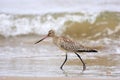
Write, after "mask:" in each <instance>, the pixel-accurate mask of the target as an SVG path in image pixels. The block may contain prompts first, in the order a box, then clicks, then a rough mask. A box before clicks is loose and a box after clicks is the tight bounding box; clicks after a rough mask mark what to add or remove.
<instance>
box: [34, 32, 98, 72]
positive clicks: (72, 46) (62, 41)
mask: <svg viewBox="0 0 120 80" xmlns="http://www.w3.org/2000/svg"><path fill="white" fill-rule="evenodd" d="M47 37H52V39H53V43H54V44H55V45H56V46H58V47H59V48H60V49H62V50H64V51H65V52H66V57H65V60H64V62H63V63H62V65H61V66H60V69H62V70H63V66H64V64H65V63H66V61H67V52H73V53H75V54H76V55H77V57H78V58H79V59H80V60H81V62H82V64H83V71H84V70H85V69H86V65H85V63H84V61H83V60H82V58H81V57H80V55H79V54H78V53H80V52H97V50H95V49H91V48H89V47H84V46H83V45H81V44H80V43H79V42H76V41H73V40H71V39H69V38H67V37H64V36H57V35H56V34H55V31H54V30H49V32H48V34H47V35H46V36H45V37H44V38H42V39H41V40H39V41H37V42H36V43H35V44H37V43H39V42H41V41H43V40H44V39H46V38H47Z"/></svg>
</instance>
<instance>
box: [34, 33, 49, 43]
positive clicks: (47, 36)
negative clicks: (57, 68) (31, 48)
mask: <svg viewBox="0 0 120 80" xmlns="http://www.w3.org/2000/svg"><path fill="white" fill-rule="evenodd" d="M47 37H48V35H47V36H45V37H44V38H42V39H41V40H39V41H37V42H36V43H35V44H37V43H39V42H41V41H43V40H44V39H46V38H47Z"/></svg>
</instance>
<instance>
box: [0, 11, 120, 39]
mask: <svg viewBox="0 0 120 80" xmlns="http://www.w3.org/2000/svg"><path fill="white" fill-rule="evenodd" d="M50 29H54V30H55V31H56V32H57V33H58V34H65V35H69V36H72V37H84V38H85V37H87V38H90V37H91V36H92V37H93V38H97V37H103V36H104V37H106V36H107V37H108V36H111V35H114V36H117V35H118V36H119V34H120V13H119V12H101V13H99V14H84V13H48V14H44V15H33V14H31V15H25V14H24V15H23V14H16V15H15V14H5V13H1V14H0V35H2V36H4V37H9V36H18V35H29V34H37V35H45V34H47V32H48V30H50Z"/></svg>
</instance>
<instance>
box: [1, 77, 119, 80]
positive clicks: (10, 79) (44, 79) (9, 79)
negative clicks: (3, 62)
mask: <svg viewBox="0 0 120 80" xmlns="http://www.w3.org/2000/svg"><path fill="white" fill-rule="evenodd" d="M0 80H119V79H113V78H107V79H104V78H79V77H69V78H67V77H0Z"/></svg>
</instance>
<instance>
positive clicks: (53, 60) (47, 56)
mask: <svg viewBox="0 0 120 80" xmlns="http://www.w3.org/2000/svg"><path fill="white" fill-rule="evenodd" d="M40 38H41V37H39V36H20V37H15V38H12V37H10V38H6V39H1V41H0V76H1V77H0V80H21V79H22V80H34V79H35V80H40V79H45V80H48V79H49V80H50V79H52V80H54V79H55V80H56V79H58V80H59V79H60V80H66V79H68V80H73V79H74V80H79V79H82V80H88V79H89V80H101V79H102V80H104V79H105V80H108V79H109V80H114V79H119V78H120V77H119V76H120V72H119V67H120V64H119V63H120V60H119V52H116V53H115V52H114V47H115V46H114V43H112V44H111V46H112V48H113V49H112V50H111V49H105V50H100V51H99V52H98V53H84V54H80V55H81V57H82V58H83V60H84V62H85V63H86V66H87V69H86V70H85V71H84V72H83V73H82V64H81V62H80V60H79V59H78V58H77V56H76V55H75V54H73V53H69V54H68V61H67V63H66V64H65V65H64V67H63V69H64V71H62V70H60V65H61V64H62V62H63V61H64V59H65V53H64V52H63V51H61V50H59V49H58V48H57V47H56V46H55V45H53V44H52V42H51V39H47V40H45V41H43V42H41V43H39V44H37V45H34V43H35V42H36V41H37V40H39V39H40ZM115 45H116V44H115ZM106 47H107V46H106ZM117 48H119V44H118V47H117ZM115 49H116V48H115ZM2 76H7V77H2ZM12 76H13V77H12ZM43 77H45V78H43ZM49 77H50V78H49Z"/></svg>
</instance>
